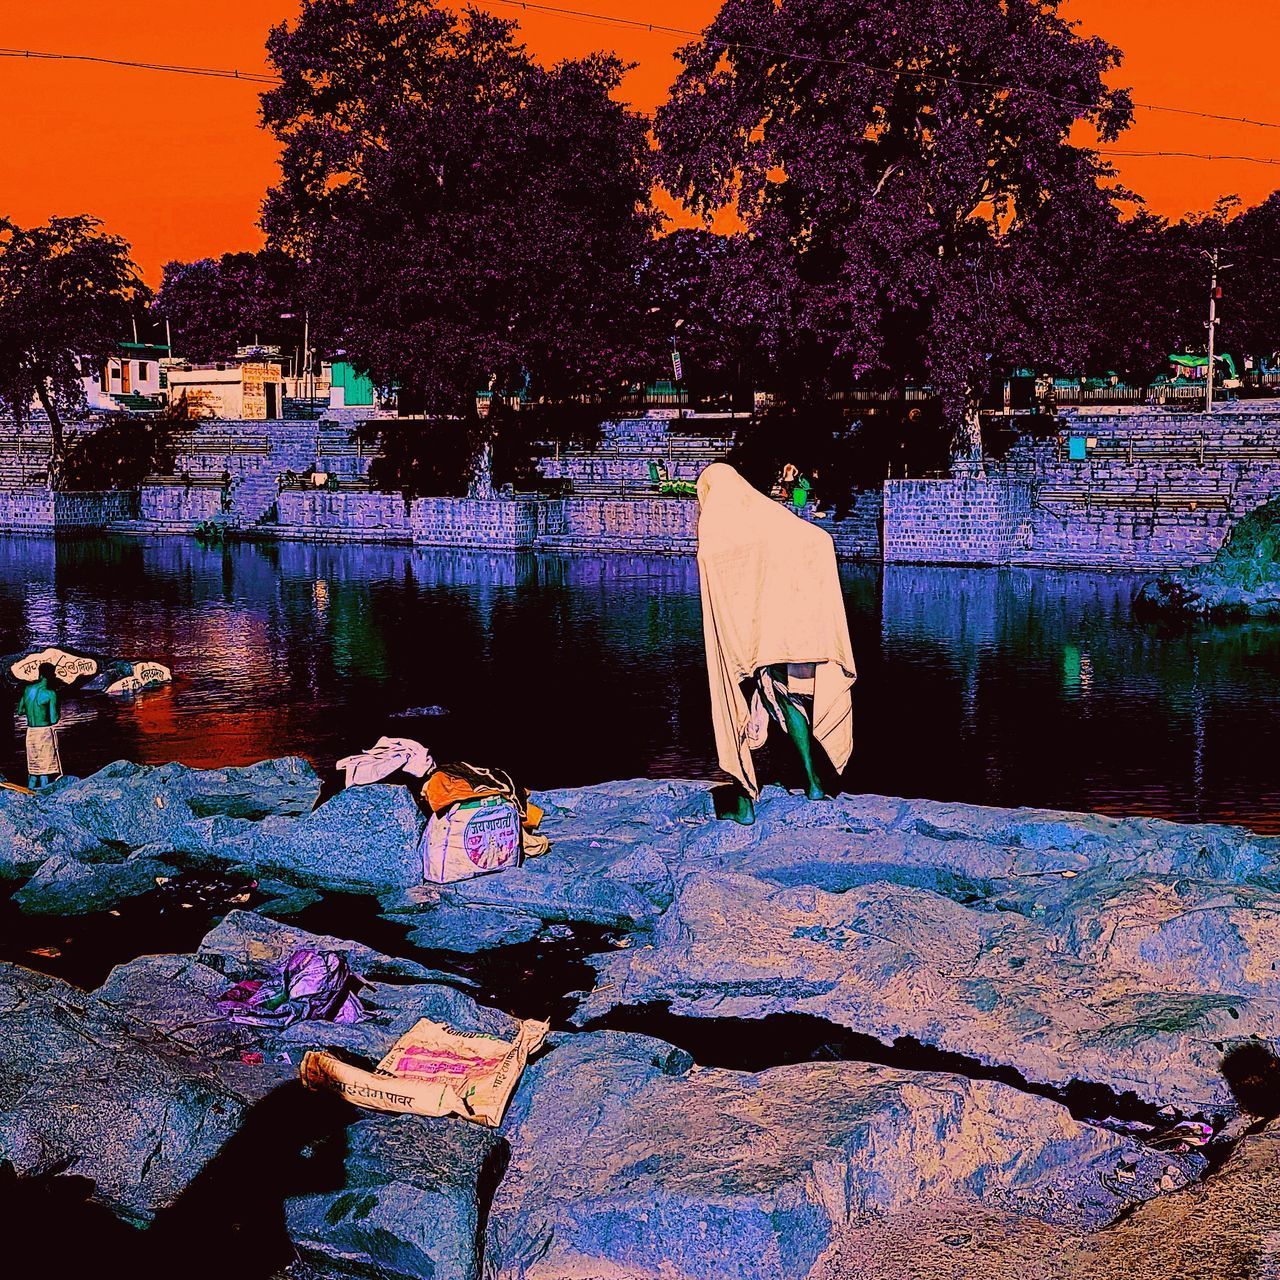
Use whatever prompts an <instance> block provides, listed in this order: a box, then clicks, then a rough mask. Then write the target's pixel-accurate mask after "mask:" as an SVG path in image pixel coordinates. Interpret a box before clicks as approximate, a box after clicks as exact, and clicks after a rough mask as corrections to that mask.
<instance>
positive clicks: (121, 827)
mask: <svg viewBox="0 0 1280 1280" xmlns="http://www.w3.org/2000/svg"><path fill="white" fill-rule="evenodd" d="M319 794H320V780H319V778H318V777H317V776H316V773H315V770H314V769H312V768H311V766H310V765H309V764H308V763H307V762H306V761H305V760H300V759H297V758H296V757H289V758H286V759H282V760H264V761H263V762H261V763H260V764H255V765H250V766H248V767H245V768H227V769H189V768H187V767H186V766H185V765H180V764H166V765H156V766H152V765H139V764H132V763H130V762H129V761H126V760H117V761H116V762H115V763H113V764H109V765H107V766H106V767H105V768H102V769H99V770H98V772H97V773H95V774H93V775H91V776H90V777H88V778H64V779H62V780H61V781H60V782H58V783H57V784H56V785H55V786H53V787H52V788H50V789H49V790H48V791H47V792H45V793H42V794H40V795H38V796H33V797H18V799H19V800H20V801H21V802H23V803H25V804H27V805H30V806H32V807H33V809H34V812H35V814H38V815H39V818H40V820H41V821H43V823H44V824H45V826H46V827H47V828H48V829H49V830H50V831H53V832H61V833H65V836H64V839H67V840H75V841H78V842H79V845H80V848H81V849H82V850H83V849H84V848H85V840H86V836H87V837H88V838H89V839H90V840H91V841H92V843H91V844H89V845H88V848H89V849H93V848H94V846H96V852H95V853H94V855H93V856H92V857H91V858H89V859H88V860H92V861H119V860H120V859H121V858H122V857H123V856H124V854H126V853H127V852H129V851H130V850H135V849H140V848H143V847H144V846H156V847H158V848H164V849H166V850H171V851H193V852H198V853H205V852H209V851H210V847H211V846H217V847H218V848H220V847H221V845H222V844H224V843H226V842H225V840H222V839H220V838H219V837H220V836H222V835H224V834H225V833H223V832H220V831H219V830H218V827H217V824H216V823H215V821H214V820H215V819H223V820H227V819H242V820H250V821H256V820H258V819H261V818H263V817H265V816H267V815H268V814H279V815H294V816H297V815H301V814H303V813H307V812H309V811H310V809H311V808H312V807H313V806H314V804H315V802H316V799H317V798H318V796H319ZM28 821H29V822H31V821H33V819H28ZM242 833H243V829H237V831H236V834H237V835H240V834H242ZM59 851H60V850H58V849H55V848H49V849H48V852H49V853H54V852H59ZM81 856H85V855H84V853H81Z"/></svg>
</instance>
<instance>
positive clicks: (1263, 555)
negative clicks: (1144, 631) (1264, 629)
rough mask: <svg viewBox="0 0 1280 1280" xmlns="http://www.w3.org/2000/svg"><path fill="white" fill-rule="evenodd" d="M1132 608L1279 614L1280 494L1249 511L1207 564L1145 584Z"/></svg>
mask: <svg viewBox="0 0 1280 1280" xmlns="http://www.w3.org/2000/svg"><path fill="white" fill-rule="evenodd" d="M1134 608H1135V612H1138V613H1144V612H1145V613H1147V614H1149V615H1152V616H1156V617H1173V618H1177V617H1199V618H1211V619H1214V620H1216V621H1228V620H1231V619H1240V618H1275V617H1280V499H1276V500H1273V501H1271V502H1268V503H1266V504H1264V505H1263V506H1261V507H1259V508H1258V509H1257V510H1256V511H1251V512H1250V513H1249V514H1248V515H1247V516H1245V518H1244V519H1243V520H1241V521H1240V523H1239V524H1237V525H1236V526H1235V527H1234V528H1233V529H1232V530H1231V533H1230V534H1229V535H1228V536H1227V540H1226V542H1225V543H1224V544H1223V545H1222V548H1221V549H1220V550H1219V551H1218V554H1217V555H1216V556H1214V558H1213V559H1212V560H1211V561H1210V562H1209V563H1208V564H1206V565H1202V566H1201V567H1200V568H1198V569H1191V570H1188V571H1187V572H1185V573H1174V574H1166V575H1164V576H1163V577H1160V578H1157V579H1156V580H1155V581H1154V582H1149V583H1147V584H1146V586H1144V587H1143V588H1142V590H1141V592H1139V594H1138V598H1137V600H1136V601H1135V602H1134Z"/></svg>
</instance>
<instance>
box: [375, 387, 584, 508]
mask: <svg viewBox="0 0 1280 1280" xmlns="http://www.w3.org/2000/svg"><path fill="white" fill-rule="evenodd" d="M600 421H601V413H600V409H599V408H598V407H591V406H587V405H559V406H542V405H534V406H531V407H529V408H526V409H520V410H516V409H512V408H509V407H505V406H499V407H497V408H495V409H494V410H493V411H492V412H491V414H490V415H489V416H488V417H487V418H485V420H484V421H483V423H481V424H478V425H477V426H476V427H475V428H474V429H473V430H470V431H468V430H466V429H464V427H463V424H461V423H459V422H458V421H456V420H455V419H437V420H427V421H421V422H418V421H401V422H394V423H386V422H369V423H365V424H364V425H363V426H361V427H359V428H357V431H356V434H357V436H359V438H360V439H361V440H362V441H364V442H365V443H367V444H376V445H378V446H379V453H378V456H377V457H375V459H374V460H373V462H372V463H371V464H370V467H369V479H370V481H371V483H372V484H373V486H374V487H375V488H377V489H381V490H384V491H386V492H396V493H402V494H403V495H404V497H405V500H406V501H411V500H412V499H414V498H442V497H443V498H448V497H465V496H466V493H467V490H468V486H469V485H470V482H471V476H472V473H473V470H474V465H475V461H476V455H477V454H478V452H479V450H480V449H481V448H482V447H483V445H484V443H486V442H488V443H489V444H491V445H492V446H493V484H494V486H495V487H496V488H499V489H501V488H503V487H505V486H507V485H511V486H514V487H515V488H518V489H520V490H522V491H531V490H534V489H536V488H539V487H540V486H541V485H542V484H543V481H542V477H541V475H540V474H539V472H538V467H537V463H538V459H539V458H541V457H544V456H545V455H546V454H547V453H548V452H549V451H550V450H551V449H553V448H555V447H556V446H557V445H559V446H560V447H566V446H571V445H576V446H579V447H590V446H592V445H595V444H598V443H599V440H600Z"/></svg>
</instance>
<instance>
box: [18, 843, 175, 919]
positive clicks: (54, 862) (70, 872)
mask: <svg viewBox="0 0 1280 1280" xmlns="http://www.w3.org/2000/svg"><path fill="white" fill-rule="evenodd" d="M174 871H175V868H174V867H173V865H172V864H170V863H167V862H160V861H158V860H156V859H154V858H130V859H129V860H128V861H126V862H110V863H102V864H99V865H96V866H94V865H90V864H88V863H84V862H79V861H77V860H76V859H75V858H72V857H68V856H66V855H63V854H57V855H55V856H54V857H52V858H47V859H46V860H45V861H44V862H42V863H41V864H40V867H39V869H38V870H37V871H36V873H35V875H33V876H32V877H31V879H30V880H28V881H27V882H26V884H24V885H23V886H22V887H21V888H20V889H19V890H18V891H17V892H16V893H15V894H14V895H13V900H14V902H16V903H17V904H18V906H20V907H21V908H22V910H23V911H25V912H26V913H27V914H28V915H33V916H36V915H43V916H82V915H89V914H90V913H91V912H94V911H104V910H106V909H107V908H108V907H113V906H115V905H116V903H118V902H121V901H123V900H124V899H125V898H132V897H136V896H137V895H138V894H142V893H146V892H148V891H149V890H151V889H154V888H155V887H156V877H157V876H171V875H173V874H174Z"/></svg>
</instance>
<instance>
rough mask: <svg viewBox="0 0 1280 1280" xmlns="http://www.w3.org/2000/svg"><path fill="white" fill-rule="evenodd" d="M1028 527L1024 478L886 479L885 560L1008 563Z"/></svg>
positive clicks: (1028, 489) (1027, 536)
mask: <svg viewBox="0 0 1280 1280" xmlns="http://www.w3.org/2000/svg"><path fill="white" fill-rule="evenodd" d="M1031 536H1032V531H1031V486H1030V485H1029V484H1028V483H1027V482H1026V481H1023V480H1010V479H1004V478H992V479H984V478H977V477H973V478H957V479H954V480H886V481H885V485H884V560H885V563H886V564H997V565H998V564H1009V563H1010V561H1011V560H1012V558H1013V556H1014V554H1015V550H1016V549H1017V548H1018V547H1020V546H1022V545H1024V544H1026V543H1027V542H1028V541H1029V540H1030V538H1031Z"/></svg>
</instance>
